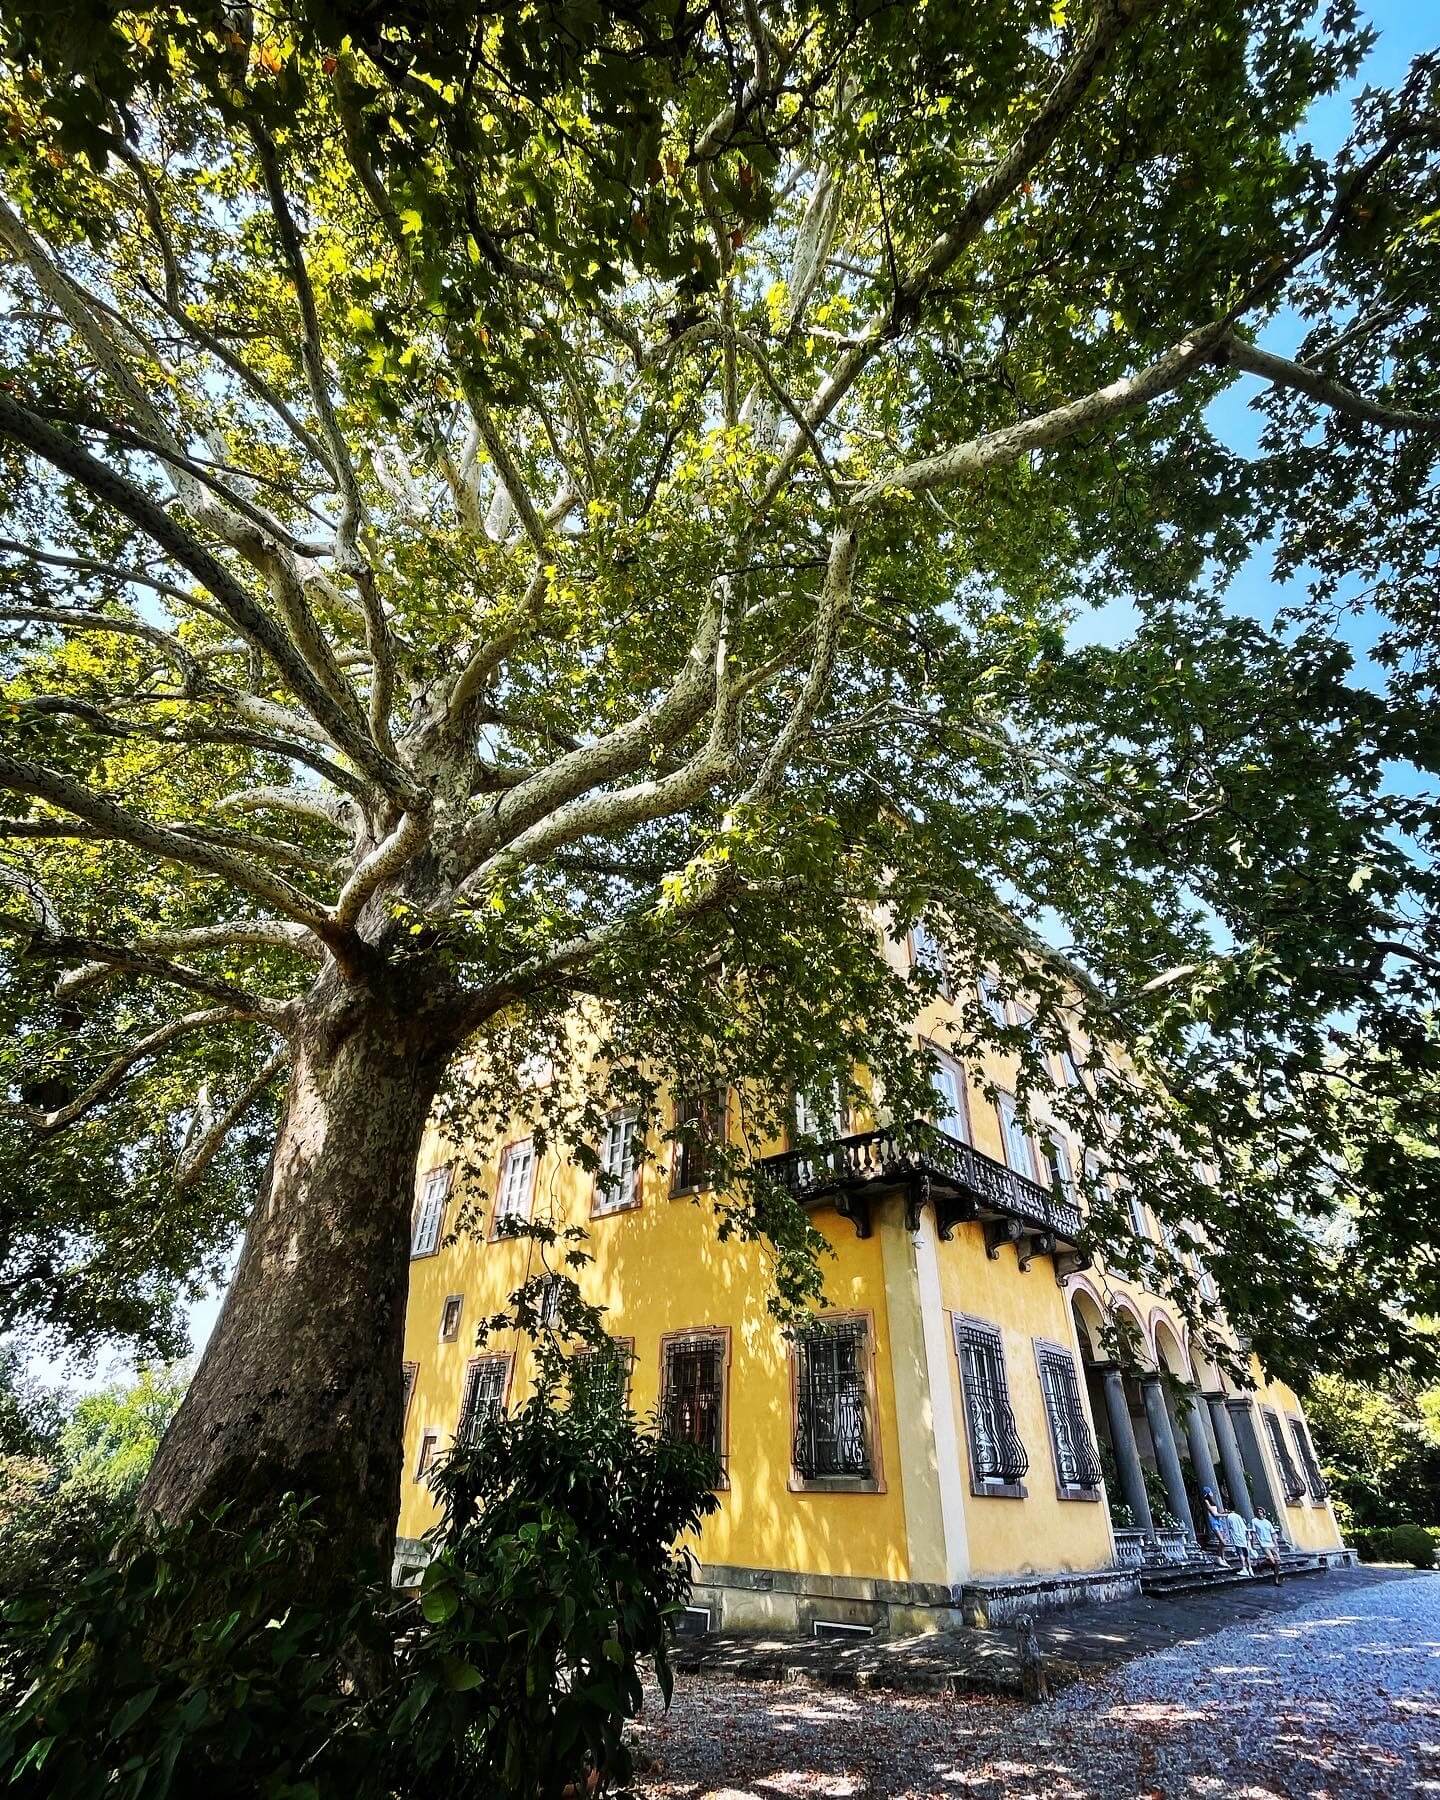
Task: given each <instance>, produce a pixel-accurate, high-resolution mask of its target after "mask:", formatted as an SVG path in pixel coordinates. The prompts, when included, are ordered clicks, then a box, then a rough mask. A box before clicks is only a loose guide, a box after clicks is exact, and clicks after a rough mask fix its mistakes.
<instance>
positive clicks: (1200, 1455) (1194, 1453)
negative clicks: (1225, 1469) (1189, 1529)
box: [1185, 1394, 1220, 1500]
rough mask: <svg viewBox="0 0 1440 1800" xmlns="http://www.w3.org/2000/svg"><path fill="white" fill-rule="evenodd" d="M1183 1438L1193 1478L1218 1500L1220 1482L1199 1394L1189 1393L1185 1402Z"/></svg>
mask: <svg viewBox="0 0 1440 1800" xmlns="http://www.w3.org/2000/svg"><path fill="white" fill-rule="evenodd" d="M1185 1439H1186V1442H1187V1443H1188V1444H1189V1446H1190V1465H1191V1467H1192V1468H1193V1469H1194V1471H1195V1479H1196V1480H1197V1481H1198V1482H1199V1483H1200V1485H1201V1487H1202V1488H1207V1487H1208V1488H1209V1489H1210V1491H1211V1493H1213V1494H1214V1496H1215V1498H1216V1499H1217V1500H1218V1499H1219V1498H1220V1484H1219V1482H1218V1481H1217V1480H1216V1477H1215V1459H1214V1458H1213V1457H1212V1456H1211V1454H1210V1434H1209V1432H1208V1431H1207V1430H1206V1429H1205V1402H1204V1401H1203V1400H1202V1399H1201V1398H1200V1396H1199V1394H1191V1395H1190V1397H1189V1399H1188V1400H1187V1401H1186V1403H1185Z"/></svg>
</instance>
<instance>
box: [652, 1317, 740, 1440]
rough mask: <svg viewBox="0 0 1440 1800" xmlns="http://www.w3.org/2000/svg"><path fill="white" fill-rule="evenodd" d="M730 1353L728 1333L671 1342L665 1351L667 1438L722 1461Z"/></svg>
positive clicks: (693, 1335) (662, 1361)
mask: <svg viewBox="0 0 1440 1800" xmlns="http://www.w3.org/2000/svg"><path fill="white" fill-rule="evenodd" d="M726 1351H727V1342H726V1337H725V1334H724V1333H723V1332H719V1331H707V1332H689V1333H686V1334H685V1335H684V1336H683V1337H668V1338H665V1339H663V1340H662V1342H661V1351H660V1374H661V1382H660V1395H661V1399H660V1416H661V1421H662V1423H663V1426H664V1431H665V1435H666V1437H668V1438H674V1439H675V1440H676V1441H677V1442H680V1443H685V1444H699V1445H700V1447H701V1448H702V1449H704V1450H708V1451H709V1452H710V1454H711V1455H712V1456H714V1457H716V1458H718V1459H720V1460H722V1462H723V1459H724V1455H725V1363H726Z"/></svg>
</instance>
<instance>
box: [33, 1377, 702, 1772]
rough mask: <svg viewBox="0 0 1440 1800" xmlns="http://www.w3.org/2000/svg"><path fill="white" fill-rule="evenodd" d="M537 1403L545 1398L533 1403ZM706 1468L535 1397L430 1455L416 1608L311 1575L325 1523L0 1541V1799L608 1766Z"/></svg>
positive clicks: (73, 1532)
mask: <svg viewBox="0 0 1440 1800" xmlns="http://www.w3.org/2000/svg"><path fill="white" fill-rule="evenodd" d="M550 1398H553V1396H551V1397H550ZM715 1474H716V1471H715V1470H714V1468H713V1465H712V1464H711V1462H710V1460H709V1459H708V1458H706V1457H705V1456H704V1455H703V1454H702V1453H700V1452H699V1451H697V1450H695V1449H694V1448H693V1447H692V1446H688V1445H679V1444H672V1443H668V1442H665V1441H663V1440H661V1439H660V1438H658V1437H657V1436H656V1435H655V1434H653V1433H651V1432H647V1431H644V1430H642V1429H641V1428H639V1427H638V1426H637V1425H636V1424H635V1422H634V1420H633V1419H631V1418H630V1417H629V1415H628V1414H626V1413H624V1412H622V1411H621V1409H620V1408H619V1406H618V1405H616V1406H613V1407H610V1408H609V1409H606V1408H605V1407H597V1406H585V1407H577V1408H575V1409H574V1410H573V1411H561V1410H559V1409H558V1408H556V1407H555V1406H553V1405H552V1404H549V1403H548V1400H547V1397H545V1396H540V1397H537V1398H536V1399H534V1400H532V1401H530V1402H529V1403H528V1404H527V1405H526V1406H525V1407H523V1408H521V1410H520V1412H519V1413H518V1414H517V1415H516V1416H515V1417H514V1418H513V1419H506V1420H500V1421H497V1422H496V1423H494V1424H492V1425H490V1426H488V1427H487V1428H486V1429H485V1431H484V1432H483V1433H482V1435H481V1437H480V1439H479V1441H478V1442H477V1444H476V1445H475V1446H474V1448H473V1449H469V1450H466V1451H464V1452H462V1453H460V1454H457V1455H455V1456H453V1457H451V1458H450V1459H448V1460H447V1461H445V1462H442V1464H441V1465H440V1467H439V1468H438V1470H437V1473H436V1477H435V1484H436V1488H437V1491H438V1493H439V1495H440V1498H441V1501H442V1509H443V1510H442V1521H441V1524H440V1525H439V1527H438V1528H437V1529H436V1531H435V1532H434V1533H433V1534H432V1544H431V1548H432V1550H433V1553H434V1554H433V1560H432V1562H431V1564H430V1567H429V1568H428V1569H427V1571H426V1575H425V1579H424V1582H423V1586H422V1592H421V1594H420V1596H419V1598H418V1599H413V1598H412V1599H409V1600H404V1601H402V1600H399V1599H398V1598H397V1597H396V1596H395V1595H394V1594H393V1593H392V1592H391V1591H390V1590H389V1588H388V1587H385V1586H381V1585H372V1584H366V1583H365V1582H363V1581H361V1580H357V1581H356V1582H355V1584H354V1585H353V1587H351V1588H350V1589H349V1590H348V1591H344V1592H336V1591H334V1590H333V1589H332V1590H330V1591H324V1590H322V1589H320V1588H319V1587H318V1586H317V1583H316V1580H315V1570H316V1568H317V1566H318V1563H319V1559H318V1558H317V1556H316V1550H317V1548H318V1547H319V1544H320V1529H321V1528H320V1525H319V1523H318V1521H317V1520H316V1519H315V1518H314V1517H313V1516H312V1515H311V1512H310V1510H309V1508H308V1506H307V1505H305V1504H300V1503H297V1502H295V1501H293V1500H287V1501H286V1503H285V1504H284V1505H283V1506H282V1507H281V1508H280V1509H279V1510H278V1512H277V1514H276V1516H275V1517H274V1518H273V1519H271V1520H270V1521H269V1522H268V1523H267V1524H264V1525H259V1524H253V1523H251V1524H246V1525H242V1524H241V1523H239V1522H238V1521H237V1520H236V1519H235V1518H234V1516H233V1515H230V1514H227V1513H226V1512H224V1511H222V1512H221V1513H220V1514H219V1515H218V1516H216V1517H214V1518H212V1519H208V1520H200V1521H196V1522H193V1523H190V1524H186V1525H182V1526H179V1527H159V1526H156V1525H154V1524H148V1525H144V1526H139V1525H136V1524H134V1523H130V1522H125V1523H123V1524H117V1521H116V1518H115V1516H114V1514H113V1512H112V1513H107V1512H106V1511H105V1509H104V1508H103V1507H101V1506H97V1507H95V1508H93V1509H91V1510H77V1511H76V1512H74V1513H73V1514H72V1515H71V1516H70V1517H68V1518H66V1519H61V1520H56V1521H54V1526H53V1528H52V1529H51V1530H49V1531H48V1532H46V1533H37V1532H33V1531H32V1532H30V1533H28V1534H27V1535H26V1536H25V1538H24V1540H23V1541H12V1542H11V1544H10V1546H9V1553H8V1560H9V1566H8V1569H7V1574H8V1575H9V1576H10V1578H11V1583H10V1586H9V1588H8V1597H7V1599H6V1600H5V1603H4V1605H3V1608H0V1789H3V1790H4V1791H5V1792H6V1793H10V1794H14V1795H15V1796H16V1797H17V1800H32V1797H33V1800H41V1797H42V1796H43V1797H44V1800H102V1797H103V1800H165V1797H166V1796H171V1795H182V1796H189V1795H191V1794H199V1795H203V1796H204V1800H240V1797H241V1796H246V1797H247V1800H250V1797H259V1800H329V1797H330V1796H332V1795H333V1796H334V1797H335V1800H395V1797H397V1796H405V1795H411V1794H414V1795H417V1796H418V1795H420V1794H425V1795H427V1796H430V1795H437V1794H438V1795H445V1796H447V1797H450V1796H454V1797H455V1800H462V1797H464V1796H472V1795H473V1796H475V1797H476V1800H478V1797H479V1796H481V1795H484V1796H497V1797H498V1796H514V1797H515V1800H520V1797H522V1796H523V1800H536V1796H537V1795H539V1796H551V1795H556V1794H558V1793H559V1792H560V1791H561V1789H562V1788H563V1787H564V1785H565V1784H566V1783H567V1782H569V1781H583V1780H584V1778H585V1776H586V1773H587V1772H588V1771H589V1770H590V1769H593V1768H603V1769H604V1771H605V1773H606V1775H607V1777H610V1778H613V1779H619V1780H623V1779H624V1777H625V1775H626V1773H627V1770H628V1761H627V1757H626V1753H625V1749H624V1745H623V1742H622V1735H621V1734H622V1732H623V1728H624V1725H625V1722H626V1720H627V1719H628V1718H630V1717H632V1716H633V1715H634V1713H635V1712H636V1711H637V1710H638V1707H639V1705H640V1693H641V1689H640V1666H641V1664H642V1662H645V1661H648V1662H650V1663H652V1664H653V1665H654V1666H655V1667H656V1669H657V1672H658V1674H659V1677H660V1681H661V1686H662V1689H663V1690H664V1691H665V1693H666V1694H667V1696H668V1693H669V1682H670V1676H669V1667H668V1663H667V1660H666V1653H667V1645H668V1639H669V1634H670V1629H671V1625H672V1623H673V1620H674V1618H675V1616H676V1614H677V1613H678V1611H679V1609H680V1608H681V1606H682V1605H683V1602H684V1599H685V1596H686V1594H687V1593H688V1587H689V1580H690V1574H691V1567H692V1565H691V1562H690V1559H689V1557H688V1555H687V1554H686V1553H685V1552H684V1551H681V1550H677V1549H676V1547H675V1545H676V1540H677V1539H678V1538H679V1537H680V1536H681V1535H682V1534H683V1533H684V1532H686V1531H687V1530H691V1529H693V1528H694V1527H695V1526H696V1525H698V1523H699V1522H700V1520H701V1519H702V1518H703V1517H704V1516H705V1515H706V1514H707V1513H708V1512H710V1511H712V1510H713V1509H714V1506H715V1500H714V1497H713V1495H712V1494H711V1493H710V1492H709V1489H710V1487H711V1486H712V1485H713V1482H714V1479H715Z"/></svg>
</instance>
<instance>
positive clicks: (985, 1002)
mask: <svg viewBox="0 0 1440 1800" xmlns="http://www.w3.org/2000/svg"><path fill="white" fill-rule="evenodd" d="M975 985H976V988H977V990H978V992H979V995H980V1004H981V1006H982V1007H984V1009H985V1011H986V1013H987V1015H988V1016H989V1018H990V1020H991V1023H992V1024H995V1025H998V1026H1000V1027H1001V1029H1002V1030H1003V1029H1004V1027H1005V1026H1006V1025H1008V1024H1009V1023H1010V1019H1009V1015H1008V1014H1007V1013H1006V1011H1005V996H1004V995H1003V994H1002V993H1001V992H1000V989H999V987H998V986H997V985H996V982H995V977H994V976H993V975H982V976H981V977H980V979H979V981H978V982H976V984H975Z"/></svg>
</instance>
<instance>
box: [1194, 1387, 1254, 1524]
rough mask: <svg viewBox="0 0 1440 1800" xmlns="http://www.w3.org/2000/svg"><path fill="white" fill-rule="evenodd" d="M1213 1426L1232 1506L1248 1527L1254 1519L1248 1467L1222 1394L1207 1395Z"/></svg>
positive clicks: (1206, 1401) (1206, 1399)
mask: <svg viewBox="0 0 1440 1800" xmlns="http://www.w3.org/2000/svg"><path fill="white" fill-rule="evenodd" d="M1205 1403H1206V1405H1207V1406H1208V1407H1209V1408H1210V1423H1211V1425H1212V1426H1214V1428H1215V1447H1216V1449H1218V1450H1219V1452H1220V1467H1221V1468H1222V1469H1223V1470H1224V1471H1225V1485H1226V1487H1228V1488H1229V1490H1230V1503H1231V1505H1232V1506H1233V1507H1234V1508H1235V1510H1236V1512H1238V1513H1239V1515H1240V1517H1241V1518H1242V1519H1244V1521H1245V1523H1246V1524H1247V1525H1248V1524H1249V1523H1250V1521H1251V1519H1253V1518H1254V1517H1255V1508H1254V1507H1253V1506H1251V1504H1250V1490H1249V1488H1248V1487H1246V1485H1245V1465H1244V1463H1242V1462H1241V1460H1240V1446H1239V1445H1238V1444H1237V1443H1236V1442H1235V1427H1234V1426H1233V1425H1232V1424H1231V1423H1230V1409H1229V1407H1228V1406H1226V1404H1225V1396H1224V1395H1223V1394H1207V1395H1206V1396H1205Z"/></svg>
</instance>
